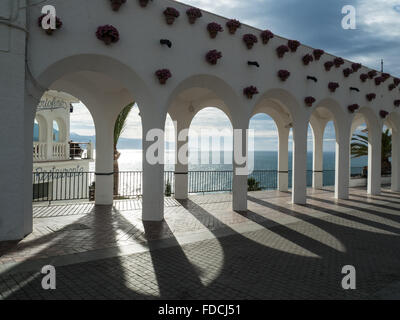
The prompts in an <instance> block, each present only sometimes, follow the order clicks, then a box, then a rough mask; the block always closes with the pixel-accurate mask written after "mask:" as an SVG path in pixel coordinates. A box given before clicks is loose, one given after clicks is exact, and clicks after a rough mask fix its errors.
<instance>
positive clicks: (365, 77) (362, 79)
mask: <svg viewBox="0 0 400 320" xmlns="http://www.w3.org/2000/svg"><path fill="white" fill-rule="evenodd" d="M368 78H369V76H368V74H366V73H362V74H360V79H361V81H362V82H365V81H367V79H368Z"/></svg>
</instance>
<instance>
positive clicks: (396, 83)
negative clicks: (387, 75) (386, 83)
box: [393, 78, 400, 87]
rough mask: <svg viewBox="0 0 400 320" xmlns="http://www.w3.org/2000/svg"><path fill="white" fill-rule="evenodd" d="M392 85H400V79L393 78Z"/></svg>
mask: <svg viewBox="0 0 400 320" xmlns="http://www.w3.org/2000/svg"><path fill="white" fill-rule="evenodd" d="M393 83H394V85H395V86H396V87H397V86H398V85H399V84H400V79H399V78H394V79H393Z"/></svg>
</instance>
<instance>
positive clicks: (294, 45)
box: [288, 40, 300, 52]
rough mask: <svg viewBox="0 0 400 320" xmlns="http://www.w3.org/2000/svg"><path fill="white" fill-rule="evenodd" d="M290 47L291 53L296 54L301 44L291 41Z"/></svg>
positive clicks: (289, 42)
mask: <svg viewBox="0 0 400 320" xmlns="http://www.w3.org/2000/svg"><path fill="white" fill-rule="evenodd" d="M288 47H289V49H290V51H292V52H296V51H297V48H298V47H300V42H299V41H297V40H289V41H288Z"/></svg>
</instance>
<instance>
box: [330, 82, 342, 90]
mask: <svg viewBox="0 0 400 320" xmlns="http://www.w3.org/2000/svg"><path fill="white" fill-rule="evenodd" d="M339 87H340V86H339V83H337V82H329V84H328V88H329V90H330V91H331V92H335V91H336V89H337V88H339Z"/></svg>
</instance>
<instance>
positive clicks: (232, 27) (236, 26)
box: [226, 19, 242, 34]
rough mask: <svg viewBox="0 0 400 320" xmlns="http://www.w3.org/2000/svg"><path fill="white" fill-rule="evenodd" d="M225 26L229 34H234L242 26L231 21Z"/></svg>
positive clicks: (237, 22)
mask: <svg viewBox="0 0 400 320" xmlns="http://www.w3.org/2000/svg"><path fill="white" fill-rule="evenodd" d="M226 26H227V28H228V29H229V33H230V34H235V33H236V30H237V29H239V28H240V27H241V26H242V24H241V23H240V21H238V20H235V19H231V20H229V21H228V22H227V23H226Z"/></svg>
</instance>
